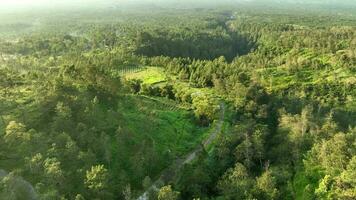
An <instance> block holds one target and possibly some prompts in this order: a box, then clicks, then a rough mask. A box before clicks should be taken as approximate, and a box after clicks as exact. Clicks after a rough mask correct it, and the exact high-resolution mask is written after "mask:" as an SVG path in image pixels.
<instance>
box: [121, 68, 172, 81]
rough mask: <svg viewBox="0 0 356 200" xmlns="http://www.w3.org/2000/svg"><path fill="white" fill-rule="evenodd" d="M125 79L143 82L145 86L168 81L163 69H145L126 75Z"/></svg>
mask: <svg viewBox="0 0 356 200" xmlns="http://www.w3.org/2000/svg"><path fill="white" fill-rule="evenodd" d="M123 76H124V78H125V79H138V80H142V81H143V83H144V84H149V85H151V84H156V83H161V82H164V81H166V76H165V74H164V69H163V68H162V67H143V68H141V70H137V71H130V72H128V73H124V75H123Z"/></svg>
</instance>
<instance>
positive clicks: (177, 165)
mask: <svg viewBox="0 0 356 200" xmlns="http://www.w3.org/2000/svg"><path fill="white" fill-rule="evenodd" d="M224 118H225V103H224V102H221V103H220V116H219V119H218V122H217V123H216V125H215V128H214V129H213V131H212V132H211V133H210V135H209V137H208V138H207V139H206V140H205V141H203V142H202V144H200V145H199V146H198V147H197V148H195V149H194V150H193V151H191V152H190V153H189V154H188V155H187V156H185V157H184V158H179V159H177V160H175V162H174V163H173V164H172V165H171V166H170V167H168V168H167V169H165V170H164V171H163V172H162V173H161V176H160V177H159V179H158V180H156V181H155V182H154V183H153V184H152V185H151V187H149V188H148V189H147V190H146V191H145V192H144V193H143V194H142V195H141V196H140V197H138V198H137V200H149V193H150V192H151V191H158V190H159V188H160V187H162V186H163V185H164V184H165V183H166V182H168V181H170V180H171V179H172V178H173V177H174V175H175V174H177V172H178V171H179V170H180V169H181V168H182V167H183V166H184V165H185V164H189V163H191V162H193V161H194V159H195V158H196V157H197V156H198V155H199V153H201V152H202V151H203V150H204V148H207V147H208V146H209V145H210V144H212V142H213V141H214V140H215V139H216V137H217V136H218V134H219V133H220V132H221V129H222V126H223V124H224Z"/></svg>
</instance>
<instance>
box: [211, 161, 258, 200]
mask: <svg viewBox="0 0 356 200" xmlns="http://www.w3.org/2000/svg"><path fill="white" fill-rule="evenodd" d="M254 184H255V183H254V180H253V179H251V178H250V176H249V174H248V171H247V169H246V167H245V166H244V165H242V164H241V163H236V165H235V167H234V168H232V169H229V170H228V171H227V172H226V173H225V174H224V176H223V177H222V178H221V180H220V181H219V183H218V188H219V190H220V191H221V192H222V194H223V196H224V197H225V198H226V199H247V198H249V197H251V196H252V192H251V189H252V188H253V185H254Z"/></svg>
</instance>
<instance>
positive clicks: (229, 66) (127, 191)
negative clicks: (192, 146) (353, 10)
mask: <svg viewBox="0 0 356 200" xmlns="http://www.w3.org/2000/svg"><path fill="white" fill-rule="evenodd" d="M256 9H257V10H254V11H251V10H249V9H247V8H246V10H245V9H241V8H240V9H238V8H237V9H236V10H237V11H238V12H236V13H235V14H234V13H233V12H231V11H230V10H228V11H226V10H223V9H221V10H204V9H203V11H199V10H186V11H179V10H178V11H174V10H171V11H172V13H173V15H168V14H167V13H164V12H158V11H157V13H150V14H149V13H143V14H142V13H139V14H135V15H133V16H125V15H123V16H122V17H123V19H125V20H118V21H115V20H114V22H115V23H114V22H113V21H111V20H112V19H110V18H109V19H108V18H104V19H105V20H107V21H105V20H104V22H105V23H104V22H103V21H100V23H94V22H93V23H90V25H88V24H86V23H87V22H83V21H82V22H80V23H79V24H71V23H69V22H61V23H59V24H60V26H63V27H67V28H64V29H63V30H61V31H59V30H58V31H55V30H57V29H59V28H58V27H53V26H50V25H49V24H47V25H44V27H43V30H41V31H38V32H34V33H30V34H27V35H25V36H16V37H17V39H16V40H9V39H1V40H0V199H19V198H20V199H21V198H25V199H37V198H39V199H76V200H81V199H133V198H134V197H136V196H138V194H140V192H141V191H142V190H145V189H148V188H150V185H151V184H153V182H154V181H155V180H153V178H154V177H157V176H159V174H160V172H161V171H162V170H163V169H164V168H165V167H167V166H169V165H170V163H171V162H174V160H175V159H176V158H177V157H179V156H181V155H179V153H177V152H178V151H177V150H174V146H170V145H167V146H165V145H163V144H160V143H159V142H157V141H156V140H155V139H157V138H155V137H154V136H153V135H148V134H147V133H151V132H150V131H152V130H153V131H154V130H157V127H163V130H164V131H166V129H165V128H166V127H164V123H165V122H164V120H161V118H159V117H161V116H162V115H164V114H162V113H160V112H156V111H153V110H149V111H147V110H145V108H144V107H143V106H142V105H143V104H144V101H145V100H146V101H151V104H150V106H152V108H153V107H154V106H157V105H158V102H159V101H164V102H170V103H172V102H174V104H177V105H180V106H185V107H188V109H187V110H189V113H190V114H191V115H190V116H188V117H191V118H193V119H194V120H191V121H190V122H191V124H186V123H184V124H183V125H181V126H179V127H174V129H175V130H174V132H175V133H177V135H178V136H179V137H177V138H168V139H167V138H165V139H164V140H169V139H171V140H174V141H173V142H172V144H173V145H177V144H178V143H179V142H180V141H181V138H180V137H181V135H182V130H180V129H184V128H185V127H189V126H192V127H198V128H201V129H202V130H204V131H206V130H207V127H209V125H212V124H214V121H215V120H217V119H219V117H220V116H219V113H220V112H221V109H222V105H226V111H225V112H226V114H225V115H224V116H222V119H220V120H224V122H223V124H222V125H221V126H222V127H221V130H220V132H221V133H219V134H218V137H217V139H216V141H214V145H213V147H212V148H211V147H204V148H201V151H199V153H197V156H196V158H195V160H194V161H193V162H190V163H188V164H186V165H184V166H183V167H182V168H180V169H179V171H178V173H177V174H173V175H172V176H174V177H173V178H172V179H171V180H170V181H169V182H168V183H166V184H167V185H166V186H163V187H162V188H160V189H159V191H158V192H157V193H152V194H150V196H151V198H152V199H159V200H177V199H216V200H219V199H231V200H233V199H271V200H272V199H310V200H312V199H353V198H354V197H355V196H356V193H355V188H356V182H355V180H356V176H355V170H356V169H355V167H356V158H355V154H356V148H355V141H356V132H355V125H356V124H355V121H356V120H355V119H356V105H355V98H356V89H355V88H356V87H355V84H356V82H355V74H356V71H355V70H356V68H355V67H356V51H355V50H356V39H355V38H356V28H355V26H356V22H355V19H354V18H352V17H350V18H348V17H341V16H340V17H336V16H334V17H332V16H325V18H326V19H327V20H325V19H324V18H323V17H320V16H318V15H315V14H313V13H307V12H306V13H301V14H297V13H295V12H294V11H293V12H291V13H288V14H286V13H285V11H279V10H276V11H274V13H268V12H267V13H266V12H262V10H259V9H258V8H256ZM257 12H259V13H261V14H257ZM322 14H323V13H322V12H321V13H320V15H322ZM142 15H144V16H145V17H142ZM99 16H100V15H99ZM68 27H71V28H68ZM14 29H15V30H17V27H15V28H14ZM46 29H48V30H46ZM73 29H74V30H75V31H74V32H73ZM141 66H156V67H160V69H163V72H162V73H164V75H165V77H166V80H165V82H162V83H158V84H147V83H144V81H142V80H139V79H129V80H128V79H125V78H124V76H123V73H124V71H127V69H130V68H140V67H141ZM134 97H137V98H138V97H140V98H138V99H139V100H137V99H135V98H134ZM144 99H145V100H144ZM157 99H159V100H157ZM164 105H165V106H166V107H169V106H170V108H171V109H172V104H168V103H166V104H164ZM173 107H174V108H176V107H175V106H173ZM129 109H130V110H129ZM128 110H129V111H128ZM167 110H168V108H167ZM168 112H169V113H170V114H172V116H174V115H178V114H177V113H178V112H177V111H176V110H174V109H172V110H170V111H168ZM142 115H147V117H146V116H145V117H142ZM164 119H165V120H168V123H170V124H175V123H176V122H175V121H180V120H181V119H180V118H177V119H176V118H172V117H171V116H170V117H167V118H164ZM132 121H135V122H136V124H135V125H137V124H138V125H139V126H138V127H133V123H132ZM137 121H138V122H137ZM138 130H139V131H138ZM165 134H167V135H168V134H169V130H168V129H167V132H165ZM192 134H193V133H192ZM193 136H194V135H193ZM182 137H183V136H182ZM161 141H162V140H161ZM189 142H191V143H193V142H192V141H189ZM165 144H166V143H165ZM187 148H188V147H187ZM188 150H189V149H188ZM182 152H187V149H183V150H182ZM15 191H23V192H15ZM21 195H24V197H23V196H21Z"/></svg>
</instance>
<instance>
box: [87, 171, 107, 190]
mask: <svg viewBox="0 0 356 200" xmlns="http://www.w3.org/2000/svg"><path fill="white" fill-rule="evenodd" d="M84 183H85V185H86V186H87V187H88V188H89V189H90V190H93V191H96V192H98V191H101V190H103V189H105V188H106V187H107V183H108V170H107V169H106V168H105V167H104V165H95V166H92V168H91V169H90V170H89V171H87V172H86V178H85V182H84Z"/></svg>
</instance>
